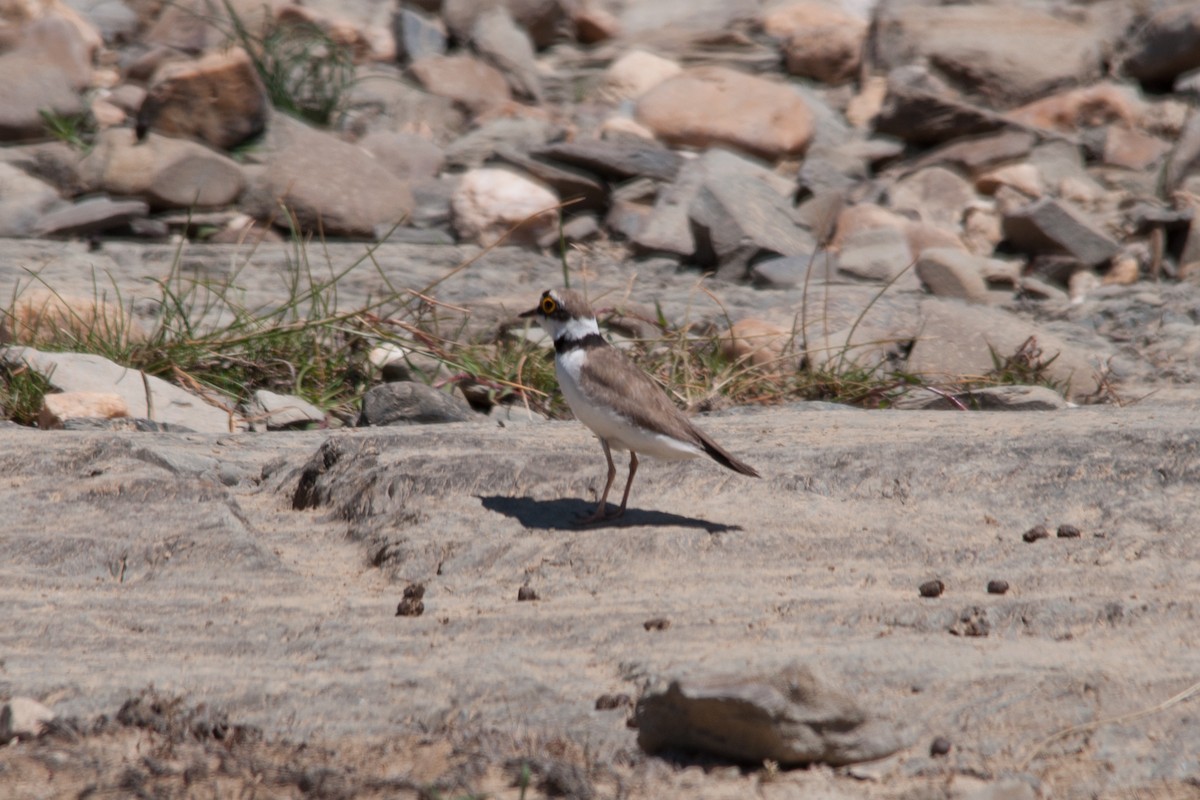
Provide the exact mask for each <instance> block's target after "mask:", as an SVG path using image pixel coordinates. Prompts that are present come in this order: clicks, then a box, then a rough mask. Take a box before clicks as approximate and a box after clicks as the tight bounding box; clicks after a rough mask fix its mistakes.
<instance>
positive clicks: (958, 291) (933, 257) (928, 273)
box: [917, 247, 991, 303]
mask: <svg viewBox="0 0 1200 800" xmlns="http://www.w3.org/2000/svg"><path fill="white" fill-rule="evenodd" d="M986 260H987V259H984V258H980V257H979V256H973V255H971V254H970V253H964V252H962V251H961V250H952V249H948V248H943V247H931V248H929V249H927V250H924V251H923V252H922V253H921V255H920V256H918V257H917V277H918V278H920V279H921V283H922V284H924V285H925V288H926V289H928V290H929V292H930V293H931V294H934V295H937V296H938V297H956V298H958V299H960V300H966V301H967V302H968V303H987V302H989V300H990V299H991V296H990V295H989V293H988V288H987V284H986V283H985V282H984V280H983V269H984V267H983V262H985V261H986Z"/></svg>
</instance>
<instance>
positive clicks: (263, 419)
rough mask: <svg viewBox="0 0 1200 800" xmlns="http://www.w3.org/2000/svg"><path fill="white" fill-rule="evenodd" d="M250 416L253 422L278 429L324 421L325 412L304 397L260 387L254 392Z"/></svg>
mask: <svg viewBox="0 0 1200 800" xmlns="http://www.w3.org/2000/svg"><path fill="white" fill-rule="evenodd" d="M249 417H250V419H251V422H252V424H255V425H257V426H261V427H262V428H265V429H266V430H272V431H277V430H282V429H284V428H296V427H299V428H304V427H306V426H308V425H310V424H313V423H322V422H324V421H325V412H324V411H322V410H321V409H319V408H317V407H316V406H314V405H313V404H312V403H310V402H308V401H307V400H305V399H304V398H302V397H296V396H295V395H291V394H286V395H285V394H276V393H275V392H271V391H268V390H266V389H259V390H258V391H256V392H255V393H254V401H253V403H252V404H251V408H250V414H249Z"/></svg>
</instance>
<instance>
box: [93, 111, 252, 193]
mask: <svg viewBox="0 0 1200 800" xmlns="http://www.w3.org/2000/svg"><path fill="white" fill-rule="evenodd" d="M80 169H81V172H82V174H83V176H84V178H85V180H87V181H88V182H89V183H90V184H91V185H93V186H95V187H96V188H97V189H101V190H103V191H106V192H109V193H111V194H116V195H132V196H134V197H140V198H142V199H144V200H145V201H146V202H147V203H148V204H149V205H150V207H151V208H197V207H205V206H223V205H228V204H229V203H232V202H233V201H234V200H236V199H237V198H238V196H239V195H240V194H241V193H242V189H243V188H244V187H245V184H246V179H245V175H244V174H243V173H242V168H241V166H240V165H238V164H237V163H236V162H235V161H233V160H232V159H230V158H228V157H226V156H224V155H221V154H220V153H217V152H215V151H213V150H210V149H209V148H207V147H205V146H204V145H201V144H197V143H196V142H190V141H187V140H184V139H171V138H168V137H166V136H159V135H158V134H153V133H152V134H150V135H148V136H147V137H146V138H145V140H144V141H142V142H140V143H139V142H138V141H137V139H136V136H135V134H134V132H133V131H132V130H130V129H128V128H113V129H111V130H107V131H104V132H103V133H101V134H100V136H99V138H98V141H97V143H96V146H95V148H94V149H93V150H92V152H91V153H89V154H88V155H87V156H85V157H84V159H83V162H82V163H81V164H80Z"/></svg>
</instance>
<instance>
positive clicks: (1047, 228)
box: [1004, 197, 1120, 265]
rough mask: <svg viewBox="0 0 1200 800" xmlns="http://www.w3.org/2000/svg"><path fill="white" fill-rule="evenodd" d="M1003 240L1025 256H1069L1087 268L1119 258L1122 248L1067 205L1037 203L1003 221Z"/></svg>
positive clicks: (1046, 199)
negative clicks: (1117, 255)
mask: <svg viewBox="0 0 1200 800" xmlns="http://www.w3.org/2000/svg"><path fill="white" fill-rule="evenodd" d="M1004 238H1005V240H1006V241H1008V242H1009V244H1011V245H1012V246H1013V247H1015V248H1017V249H1018V250H1020V251H1021V252H1025V253H1066V254H1068V255H1070V256H1072V257H1074V258H1077V259H1078V260H1079V261H1080V262H1082V263H1084V264H1088V265H1096V264H1101V263H1103V262H1105V261H1108V260H1109V259H1111V258H1112V257H1113V256H1115V255H1116V254H1117V251H1118V250H1119V249H1120V247H1119V245H1118V244H1117V243H1116V242H1115V241H1113V240H1112V239H1111V238H1110V237H1109V236H1108V235H1107V234H1105V233H1104V232H1103V231H1101V230H1100V229H1099V228H1097V227H1096V226H1095V225H1093V224H1092V223H1090V222H1088V221H1087V220H1086V219H1085V218H1084V217H1083V215H1082V214H1081V213H1079V212H1078V211H1076V210H1074V209H1072V208H1071V207H1070V206H1069V205H1068V204H1067V203H1065V202H1060V201H1058V200H1055V199H1053V198H1050V197H1043V198H1041V199H1039V200H1035V201H1033V202H1032V203H1029V204H1028V205H1026V206H1023V207H1021V208H1019V209H1016V210H1014V211H1012V212H1010V213H1008V214H1006V215H1005V217H1004Z"/></svg>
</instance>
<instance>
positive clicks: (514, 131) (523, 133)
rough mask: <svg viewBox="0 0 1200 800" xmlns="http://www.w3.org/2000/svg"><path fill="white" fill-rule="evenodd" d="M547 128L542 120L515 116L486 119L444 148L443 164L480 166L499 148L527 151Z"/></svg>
mask: <svg viewBox="0 0 1200 800" xmlns="http://www.w3.org/2000/svg"><path fill="white" fill-rule="evenodd" d="M550 133H551V129H550V127H549V126H548V125H547V124H546V123H545V122H544V121H542V120H539V119H530V118H527V117H514V118H506V117H501V118H499V119H493V120H488V121H487V122H485V123H483V124H482V125H480V126H479V127H477V128H476V129H475V130H473V131H471V132H470V133H468V134H466V135H465V136H460V137H459V138H458V139H456V140H455V141H453V142H451V143H450V144H449V145H448V146H447V147H446V166H448V167H459V168H474V167H481V166H483V165H484V164H485V163H486V162H488V161H489V160H491V158H492V156H494V155H495V154H496V153H497V152H499V151H500V150H503V149H505V148H512V149H515V150H518V151H529V150H532V149H535V148H537V147H540V146H541V145H542V144H544V143H545V141H546V139H547V138H549V136H550Z"/></svg>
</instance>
